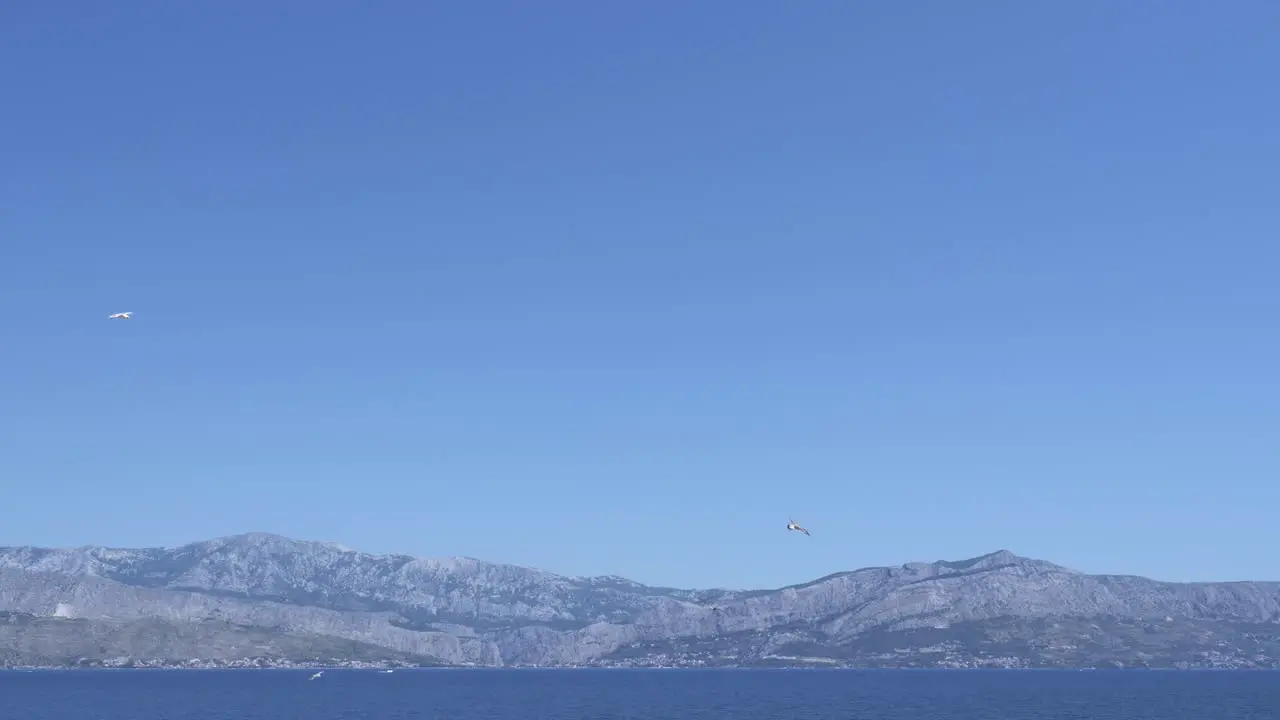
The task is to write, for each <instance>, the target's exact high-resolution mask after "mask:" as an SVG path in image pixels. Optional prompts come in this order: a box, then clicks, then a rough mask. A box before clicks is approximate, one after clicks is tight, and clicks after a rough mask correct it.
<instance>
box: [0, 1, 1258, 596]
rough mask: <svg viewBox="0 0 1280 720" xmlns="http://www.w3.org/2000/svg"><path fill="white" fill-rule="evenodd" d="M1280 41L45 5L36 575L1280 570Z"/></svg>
mask: <svg viewBox="0 0 1280 720" xmlns="http://www.w3.org/2000/svg"><path fill="white" fill-rule="evenodd" d="M1277 22H1280V5H1277V4H1276V3H1274V2H1269V1H1263V0H1240V1H1239V2H1234V3H1226V4H1212V5H1211V4H1205V3H1200V2H1190V1H1189V0H1171V1H1169V2H1162V3H1116V2H1102V1H1096V2H1095V1H1087V0H1081V1H1079V2H1072V3H1052V4H1049V3H1022V2H1012V1H1009V2H985V3H958V2H943V1H942V0H936V1H924V2H915V3H855V2H844V1H839V2H837V1H835V0H830V1H828V0H813V1H811V2H805V3H781V2H773V3H764V2H758V3H729V2H721V3H711V2H703V3H658V4H653V3H643V4H634V3H632V4H623V3H596V2H586V1H585V0H583V1H581V2H555V3H536V4H535V3H516V2H488V3H465V4H464V3H420V2H407V1H405V2H386V3H380V4H378V6H377V8H376V9H374V8H373V6H367V7H366V6H364V5H362V4H358V3H357V4H353V3H336V2H311V3H305V4H304V3H301V2H293V3H287V2H280V3H269V4H263V3H253V4H250V3H247V2H241V1H235V0H233V1H229V2H223V3H216V4H207V3H205V4H192V3H162V2H158V1H156V2H141V1H134V2H121V3H112V4H94V5H92V7H91V6H90V5H89V4H87V3H80V4H65V3H64V4H62V5H61V6H59V5H58V4H56V3H36V4H26V5H25V6H23V7H16V6H15V7H10V8H5V9H4V10H3V11H0V87H4V88H5V95H4V111H3V113H2V114H0V131H2V132H0V158H3V161H2V162H0V300H2V301H3V304H4V306H5V307H6V308H7V310H8V311H9V312H7V313H6V315H5V318H4V321H3V323H4V345H3V351H2V352H0V490H2V491H3V498H4V500H3V504H2V505H0V543H2V544H28V543H31V544H41V545H55V546H67V545H79V544H90V543H92V544H109V545H118V546H135V545H176V544H181V543H185V542H188V541H192V540H198V539H205V538H210V537H214V536H218V535H225V534H231V533H237V532H244V531H251V530H259V531H270V532H278V533H282V534H286V535H291V536H295V537H301V538H307V539H323V540H332V541H335V542H341V543H343V544H346V545H349V546H352V547H356V548H359V549H363V550H369V551H374V552H407V553H413V554H419V555H454V554H460V555H470V556H474V557H480V558H485V559H490V560H500V561H508V562H515V563H521V564H528V565H534V566H537V567H542V568H546V569H549V570H554V571H558V572H564V573H571V574H603V573H617V574H622V575H626V576H630V577H633V578H635V579H637V580H641V581H645V582H652V583H664V584H673V585H727V586H774V585H780V584H785V583H790V582H798V581H803V580H806V579H810V578H813V577H817V576H820V575H824V574H826V573H829V572H834V571H838V570H842V569H851V568H856V567H862V566H867V565H882V564H897V563H901V562H906V561H912V560H934V559H940V558H946V559H958V558H964V557H970V556H974V555H979V554H982V553H985V552H989V551H993V550H996V549H998V548H1008V549H1010V550H1013V551H1014V552H1018V553H1020V554H1024V555H1031V556H1035V557H1041V558H1045V559H1050V560H1053V561H1056V562H1059V563H1062V564H1066V565H1069V566H1072V567H1076V568H1079V569H1082V570H1087V571H1096V572H1126V573H1138V574H1146V575H1152V576H1155V577H1159V578H1163V579H1171V580H1181V579H1241V578H1270V579H1280V559H1277V556H1276V555H1275V553H1274V546H1275V544H1274V538H1275V522H1276V517H1277V515H1276V513H1277V503H1278V501H1280V484H1278V483H1277V482H1276V478H1277V477H1280V452H1277V444H1276V443H1277V440H1280V378H1278V377H1277V374H1276V369H1277V368H1278V367H1280V341H1277V340H1276V333H1275V318H1276V317H1277V312H1278V311H1280V289H1277V288H1278V287H1280V285H1278V284H1277V277H1278V275H1280V233H1278V232H1277V231H1278V230H1280V211H1278V210H1277V205H1276V198H1277V197H1280V194H1278V193H1280V172H1278V171H1277V168H1280V130H1277V128H1280V101H1278V100H1277V95H1276V93H1275V92H1274V90H1273V88H1274V80H1275V77H1276V76H1277V75H1278V74H1280V45H1278V44H1277V43H1275V41H1274V28H1275V27H1276V26H1277ZM124 310H129V311H133V312H134V313H135V316H134V318H133V319H132V320H131V321H129V322H116V321H111V322H109V321H107V319H106V317H107V315H108V314H110V313H113V312H119V311H124ZM788 516H793V517H794V518H795V519H796V520H798V521H800V522H801V523H803V524H805V525H807V526H808V527H809V528H811V529H812V531H813V536H812V537H811V538H804V537H801V536H798V535H796V534H788V533H787V532H786V531H785V530H784V525H785V523H786V522H787V519H788Z"/></svg>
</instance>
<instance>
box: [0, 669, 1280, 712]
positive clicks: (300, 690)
mask: <svg viewBox="0 0 1280 720" xmlns="http://www.w3.org/2000/svg"><path fill="white" fill-rule="evenodd" d="M309 676H310V673H308V672H304V671H291V670H243V671H238V670H221V671H191V670H178V671H159V670H140V671H129V670H103V671H93V670H78V671H63V672H56V671H51V672H39V671H37V672H21V671H15V672H0V720H294V719H296V720H303V719H305V720H357V719H361V718H376V719H378V720H416V719H418V718H422V719H424V720H426V719H430V720H641V719H644V720H790V719H792V718H794V719H796V720H800V719H801V718H803V719H804V720H1182V719H1185V720H1264V719H1265V720H1272V719H1280V673H1273V672H1260V671H1253V672H1243V671H1242V672H1195V671H1182V672H1160V671H1114V672H1110V671H1098V672H1065V671H1064V672H1056V671H982V670H973V671H963V670H962V671H928V670H926V671H910V670H908V671H821V670H819V671H807V670H798V671H795V670H793V671H788V670H420V671H397V672H396V673H394V674H379V673H377V672H375V671H361V670H348V671H343V670H330V671H327V672H325V674H324V676H323V677H322V678H320V679H319V680H316V681H314V682H313V681H309V680H308V677H309Z"/></svg>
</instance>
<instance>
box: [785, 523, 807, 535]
mask: <svg viewBox="0 0 1280 720" xmlns="http://www.w3.org/2000/svg"><path fill="white" fill-rule="evenodd" d="M787 529H788V530H799V531H800V532H802V533H804V534H805V535H808V534H809V531H808V530H805V529H804V528H802V527H800V526H799V525H797V524H796V521H795V520H788V521H787Z"/></svg>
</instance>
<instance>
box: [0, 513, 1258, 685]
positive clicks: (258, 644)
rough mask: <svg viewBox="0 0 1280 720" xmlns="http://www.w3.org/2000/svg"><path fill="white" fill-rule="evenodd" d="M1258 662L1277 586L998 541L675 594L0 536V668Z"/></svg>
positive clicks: (304, 545) (294, 557)
mask: <svg viewBox="0 0 1280 720" xmlns="http://www.w3.org/2000/svg"><path fill="white" fill-rule="evenodd" d="M193 658H199V659H200V661H202V662H213V663H218V662H222V663H226V662H233V661H239V662H244V661H245V659H247V658H256V659H258V660H257V661H258V662H261V663H280V662H303V663H315V664H332V663H335V662H339V661H354V660H359V661H363V662H371V663H399V664H449V665H483V666H512V665H537V666H584V665H594V666H610V665H613V666H617V665H623V666H626V665H736V666H749V665H769V664H787V665H802V664H815V663H817V664H826V665H842V666H973V665H984V664H985V665H1004V666H1036V667H1043V666H1066V667H1090V666H1099V665H1103V664H1113V665H1114V664H1120V665H1125V666H1133V665H1139V666H1268V667H1270V666H1273V665H1275V666H1280V583H1274V582H1271V583H1266V582H1239V583H1164V582H1157V581H1154V580H1148V579H1145V578H1139V577H1131V576H1117V575H1087V574H1084V573H1080V572H1076V571H1073V570H1069V569H1066V568H1063V567H1060V566H1058V565H1054V564H1052V563H1049V562H1044V561H1040V560H1032V559H1028V558H1023V557H1018V556H1016V555H1014V554H1012V553H1009V552H1006V551H1000V552H995V553H992V554H990V555H985V556H982V557H979V558H973V559H970V560H964V561H959V562H946V561H939V562H933V563H909V564H906V565H902V566H898V567H877V568H865V569H862V570H854V571H850V572H842V573H837V574H835V575H829V576H827V577H824V578H821V579H818V580H814V581H813V582H809V583H805V584H803V585H797V586H792V587H786V588H780V589H777V590H749V591H744V590H680V589H675V588H663V587H650V586H645V585H641V584H639V583H635V582H632V581H629V580H626V579H624V578H620V577H612V576H611V577H566V576H561V575H555V574H552V573H548V572H542V571H539V570H533V569H529V568H524V567H518V566H514V565H503V564H498V563H490V562H483V561H480V560H474V559H470V558H435V559H431V558H413V557H409V556H404V555H370V554H365V553H360V552H356V551H353V550H350V549H347V548H343V547H341V546H338V545H333V544H328V543H319V542H304V541H298V540H291V539H288V538H284V537H280V536H276V535H269V534H263V533H251V534H246V535H237V536H233V537H226V538H219V539H216V540H210V541H207V542H198V543H193V544H190V545H185V546H183V547H179V548H164V549H162V548H147V549H113V548H102V547H83V548H75V549H48V548H34V547H9V548H0V664H5V665H21V664H28V665H36V664H39V665H62V664H71V663H81V664H83V663H85V662H107V663H114V664H128V663H153V664H154V663H180V662H185V661H189V660H191V659H193Z"/></svg>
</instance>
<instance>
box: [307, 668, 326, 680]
mask: <svg viewBox="0 0 1280 720" xmlns="http://www.w3.org/2000/svg"><path fill="white" fill-rule="evenodd" d="M323 674H324V671H323V670H321V671H320V672H318V673H316V674H315V675H312V676H311V677H310V678H308V679H309V680H315V679H316V678H318V677H320V676H321V675H323Z"/></svg>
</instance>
